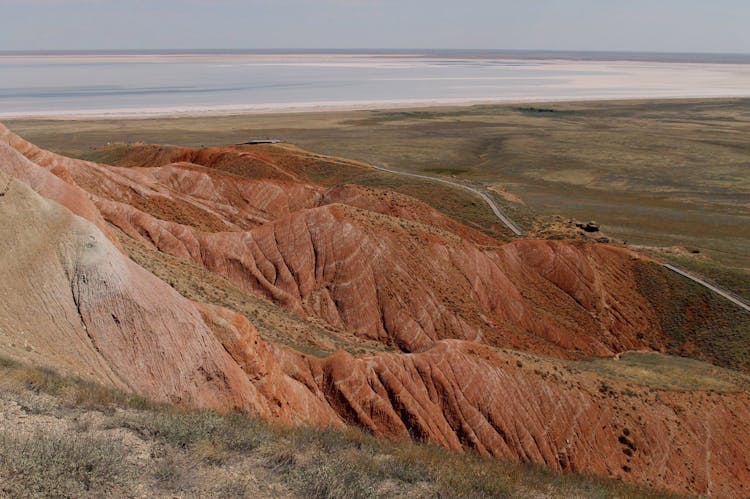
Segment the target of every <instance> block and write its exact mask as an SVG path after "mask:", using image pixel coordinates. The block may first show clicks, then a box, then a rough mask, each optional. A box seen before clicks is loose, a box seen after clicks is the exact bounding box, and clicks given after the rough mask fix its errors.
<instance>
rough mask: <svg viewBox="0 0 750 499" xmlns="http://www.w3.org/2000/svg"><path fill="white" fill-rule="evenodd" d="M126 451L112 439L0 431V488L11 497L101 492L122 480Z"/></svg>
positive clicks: (62, 495)
mask: <svg viewBox="0 0 750 499" xmlns="http://www.w3.org/2000/svg"><path fill="white" fill-rule="evenodd" d="M125 455H126V454H125V451H124V449H123V446H122V443H121V442H119V441H115V440H112V439H98V438H91V437H86V436H77V438H71V437H70V436H69V435H51V434H48V433H44V432H41V431H40V432H36V433H35V434H33V435H31V436H24V437H18V436H15V435H13V434H10V433H7V432H6V433H3V434H0V476H1V477H2V478H3V480H0V483H2V484H3V489H2V493H3V495H6V494H7V495H8V496H11V497H28V496H45V497H80V496H81V495H84V494H92V493H94V492H96V493H97V494H96V495H99V494H104V493H105V492H106V491H109V490H113V489H116V488H117V487H118V486H120V485H122V484H123V483H124V481H125V480H126V478H127V477H126V475H127V473H128V472H127V466H125V465H124V463H123V460H124V458H125Z"/></svg>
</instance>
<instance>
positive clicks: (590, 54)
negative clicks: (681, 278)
mask: <svg viewBox="0 0 750 499" xmlns="http://www.w3.org/2000/svg"><path fill="white" fill-rule="evenodd" d="M160 55H166V56H205V55H227V56H233V55H236V56H242V55H272V56H273V55H276V56H278V55H311V56H315V55H319V56H325V55H339V56H358V55H362V56H377V55H383V56H399V57H409V56H411V57H427V58H430V57H437V58H443V57H460V58H462V59H508V60H527V61H540V60H562V61H592V62H593V61H598V62H612V61H629V62H668V63H670V62H671V63H700V64H750V53H747V54H743V53H718V52H717V53H711V52H616V51H593V50H590V51H583V50H503V49H414V48H412V49H409V48H404V49H294V48H290V49H153V50H7V51H3V50H0V58H2V57H48V56H53V57H60V56H73V57H75V56H86V57H91V56H94V57H95V56H117V57H121V56H160Z"/></svg>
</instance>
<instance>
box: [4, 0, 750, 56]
mask: <svg viewBox="0 0 750 499" xmlns="http://www.w3.org/2000/svg"><path fill="white" fill-rule="evenodd" d="M192 48H201V49H221V48H225V49H269V48H304V49H320V48H339V49H357V48H453V49H528V50H596V51H646V52H724V53H750V1H748V0H461V1H456V0H0V50H55V49H57V50H106V49H192Z"/></svg>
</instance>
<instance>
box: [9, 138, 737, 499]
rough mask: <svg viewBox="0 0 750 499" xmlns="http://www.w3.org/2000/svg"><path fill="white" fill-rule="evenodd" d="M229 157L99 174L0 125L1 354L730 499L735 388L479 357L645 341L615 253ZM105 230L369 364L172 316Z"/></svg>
mask: <svg viewBox="0 0 750 499" xmlns="http://www.w3.org/2000/svg"><path fill="white" fill-rule="evenodd" d="M250 149H252V148H247V147H228V148H212V149H209V150H191V149H184V148H169V149H166V150H165V149H162V148H158V147H150V146H149V147H145V148H143V149H142V150H140V152H139V151H136V154H135V155H134V156H130V158H131V161H133V163H132V164H131V165H129V167H111V166H106V165H99V164H95V163H90V162H84V161H77V160H72V159H68V158H63V157H60V156H57V155H54V154H52V153H49V152H46V151H42V150H39V149H38V148H35V147H34V146H33V145H31V144H28V143H27V142H25V141H23V140H22V139H20V138H18V137H16V136H14V135H13V134H11V133H10V132H9V131H7V130H6V129H4V128H0V172H4V173H0V188H2V187H3V185H4V184H5V183H6V182H7V183H8V185H9V186H10V187H9V189H8V190H7V192H6V194H5V195H4V196H1V197H0V216H3V220H13V221H14V222H13V227H14V228H13V229H12V231H10V232H8V231H6V232H8V233H7V234H5V235H4V236H3V238H2V240H3V241H4V244H5V246H3V249H4V252H3V253H2V254H0V273H3V276H4V279H3V280H2V281H0V282H2V286H3V287H2V288H0V289H1V290H2V292H3V294H4V296H18V297H20V298H19V299H18V300H15V301H7V302H6V304H5V305H4V306H5V308H4V309H3V308H0V310H2V313H0V320H1V321H4V322H2V325H1V326H0V332H2V333H3V334H8V332H11V334H14V335H17V338H16V339H15V340H14V342H13V344H15V345H17V346H16V347H13V349H12V351H9V353H10V354H13V355H15V356H20V357H23V358H24V360H30V361H33V362H37V363H43V364H47V365H52V366H56V367H62V368H65V369H68V370H72V371H74V372H77V373H79V374H81V375H85V376H89V377H92V378H94V379H97V380H99V381H103V382H107V383H111V384H115V385H116V386H120V387H125V388H126V389H132V390H134V391H137V392H140V393H144V394H146V395H149V396H154V397H157V398H162V399H170V400H180V399H182V400H185V401H188V402H189V403H192V404H195V405H201V406H211V407H224V408H230V407H241V408H245V409H247V410H249V411H252V412H254V413H257V414H259V415H261V416H263V417H267V418H276V419H279V420H282V421H286V422H290V423H304V424H317V425H333V426H343V425H345V424H356V425H360V426H363V427H365V428H368V429H370V430H371V431H372V432H373V433H375V434H378V435H382V436H386V437H391V438H426V439H429V440H431V441H433V442H435V443H439V444H441V445H445V446H448V447H451V448H473V449H476V450H478V451H480V452H482V453H486V454H491V455H496V456H503V457H509V458H512V459H518V460H523V461H529V462H538V463H543V464H545V465H547V466H550V467H552V468H555V469H565V470H575V471H586V472H594V473H600V474H603V475H608V476H620V477H622V478H624V479H626V480H629V481H634V482H639V483H646V484H651V485H655V486H660V487H668V488H671V489H673V490H677V491H680V492H687V493H699V494H705V493H713V494H716V495H724V496H745V495H748V494H750V489H749V488H748V487H750V476H749V475H748V473H749V470H750V463H748V457H747V453H746V452H745V449H746V448H747V445H748V444H750V441H748V438H750V436H749V435H750V432H748V430H749V429H750V428H748V427H747V426H748V424H749V423H748V421H750V418H749V417H748V416H750V414H748V412H750V409H749V407H750V402H749V401H748V396H747V394H746V393H744V392H741V393H725V394H708V393H704V392H699V391H693V392H682V393H680V392H669V391H663V390H662V391H659V392H654V391H651V390H647V389H645V388H639V387H634V386H631V385H626V384H624V383H621V382H618V381H617V380H614V379H612V378H602V377H600V376H598V375H595V374H593V373H582V372H579V371H576V370H575V369H570V368H569V366H568V364H566V363H565V362H563V361H559V360H552V359H550V360H543V359H541V358H538V357H524V356H523V355H521V354H517V353H513V352H508V351H504V350H503V348H513V349H517V350H524V351H527V352H534V353H537V354H544V355H549V356H553V357H557V358H563V359H564V358H571V357H577V356H579V355H583V354H585V355H595V356H611V355H613V354H615V353H618V352H622V351H625V350H630V349H644V348H648V347H649V346H650V345H656V346H659V345H660V344H663V341H664V339H663V335H662V333H661V330H660V328H659V326H658V321H657V320H656V317H655V314H654V311H653V309H652V306H651V305H650V304H649V302H648V301H647V300H646V299H645V298H644V297H643V296H641V295H640V293H639V292H638V288H637V286H636V285H635V278H634V272H635V270H634V266H635V265H636V262H637V261H636V258H637V257H636V255H634V254H632V253H630V252H628V251H625V250H622V249H619V248H614V247H610V246H606V245H591V244H583V243H572V242H568V241H554V242H553V241H516V242H513V243H509V244H503V243H501V242H499V241H495V240H492V239H490V238H488V237H486V236H484V235H481V234H478V233H476V232H475V231H473V230H472V229H469V228H467V227H464V226H462V225H461V224H458V223H457V222H455V221H453V220H450V219H448V218H447V217H445V216H444V215H442V214H440V213H438V212H436V211H435V210H433V209H431V208H430V207H429V206H427V205H424V204H423V203H420V202H418V201H416V200H413V199H411V198H408V197H406V196H401V195H397V194H394V193H390V192H387V191H379V190H375V189H366V188H362V187H357V186H338V187H334V188H326V187H323V186H320V185H316V184H314V183H312V182H310V181H309V180H307V179H308V178H309V177H308V176H307V175H305V174H304V172H305V168H306V167H311V168H312V167H315V164H314V163H316V162H317V161H320V158H319V157H317V156H314V155H310V154H309V153H303V152H300V151H297V150H295V149H293V148H288V147H283V148H282V147H279V148H274V147H271V146H264V147H263V148H259V149H258V150H257V152H253V151H252V150H250ZM138 154H141V155H142V156H138ZM132 158H140V159H139V160H138V161H142V163H140V164H141V165H145V166H146V167H143V166H136V165H137V164H138V161H134V160H132ZM52 174H54V175H52ZM11 178H13V179H15V180H13V181H11ZM15 184H19V185H15ZM21 184H28V185H29V186H31V187H32V188H33V189H34V190H36V191H37V192H38V193H39V194H41V195H42V196H44V197H46V198H49V199H50V200H54V201H49V200H48V199H44V198H42V197H41V196H38V195H37V194H35V193H33V192H31V191H30V190H29V189H28V188H25V187H24V186H23V185H21ZM35 196H36V197H35ZM58 203H59V204H58ZM73 213H75V214H76V215H78V216H80V217H83V219H87V220H88V221H89V222H85V221H84V220H82V219H81V218H78V217H76V216H74V215H73ZM28 220H31V221H33V223H28V222H25V221H28ZM63 220H64V221H65V222H64V223H63V222H62V221H63ZM24 224H25V225H24ZM108 224H111V225H113V226H115V227H117V228H118V229H119V230H121V231H122V232H124V233H125V234H127V235H128V236H129V237H131V238H133V239H136V240H138V241H140V242H142V243H144V244H146V245H149V246H151V247H152V248H153V249H155V250H159V251H162V252H165V253H168V254H171V255H173V256H177V257H180V258H184V259H186V260H191V261H192V262H195V263H197V264H199V265H201V266H203V267H205V268H206V269H208V270H211V271H213V272H216V273H218V274H221V275H224V276H226V277H227V278H229V279H230V280H231V281H232V282H233V283H235V284H236V285H237V286H239V287H241V288H242V289H245V290H246V291H248V292H250V293H253V294H256V295H259V296H263V297H267V298H269V299H271V300H273V301H274V302H275V303H277V304H278V305H280V306H282V307H285V308H287V309H288V310H291V311H293V312H294V313H298V314H301V315H312V316H316V317H318V318H319V319H321V320H324V321H327V322H329V323H330V324H332V325H335V326H337V327H339V328H343V329H346V330H348V331H351V332H353V333H354V334H356V335H358V336H360V337H362V338H369V339H374V340H377V341H379V342H381V343H382V344H384V345H387V346H390V347H391V349H392V352H391V353H379V354H370V355H364V356H359V357H354V356H352V355H350V354H348V353H344V352H337V353H335V354H333V355H330V356H329V357H327V358H324V359H319V358H315V357H311V356H309V355H304V354H302V353H300V352H297V351H294V350H291V349H289V348H287V347H282V346H279V345H276V344H273V343H266V342H264V341H263V340H262V339H261V338H260V337H259V335H258V333H257V331H256V330H255V328H254V327H253V325H252V324H251V323H250V322H248V320H247V319H246V318H245V317H243V316H240V315H238V314H236V313H234V312H230V311H228V310H225V309H222V308H218V307H214V306H209V305H203V304H194V303H191V302H189V301H188V300H186V299H184V298H183V297H181V296H180V295H178V294H177V293H176V292H174V290H172V289H171V288H170V287H169V286H168V285H166V284H165V283H164V282H162V281H159V280H158V279H156V278H155V277H154V276H153V275H151V274H149V273H148V272H146V271H145V270H143V269H142V268H140V267H138V266H137V265H135V264H134V263H133V262H132V261H130V260H129V259H127V258H126V257H125V255H124V254H122V253H121V250H120V249H118V248H119V247H118V246H117V245H116V244H117V242H118V239H117V237H118V236H117V235H116V234H117V233H116V232H115V231H112V230H110V228H109V225H108ZM7 227H10V225H8V226H7ZM103 233H106V234H107V236H108V237H109V239H110V240H111V241H110V240H108V239H107V238H106V237H104V236H102V235H101V234H103ZM91 238H93V239H91ZM90 241H95V242H96V244H95V245H94V246H93V247H89V246H88V245H89V244H90ZM91 251H95V252H96V255H97V256H96V257H95V258H92V257H90V256H89V254H90V252H91ZM12 254H21V255H23V256H24V259H23V260H22V261H23V262H24V264H23V265H19V261H18V260H16V258H15V257H10V256H9V255H12ZM40 290H41V291H40ZM60 318H64V319H63V322H60V320H61V319H60ZM61 325H62V326H61ZM19 331H21V332H23V333H24V335H28V336H26V337H27V338H31V339H32V340H33V342H34V343H33V345H31V350H30V351H27V350H26V349H25V348H24V347H23V346H21V345H22V343H20V338H22V337H24V336H22V335H21V333H20V332H19ZM4 348H6V347H4ZM603 385H606V386H607V387H608V390H602V386H603ZM626 392H628V393H630V394H629V395H627V396H625V395H622V396H619V395H617V394H622V393H626Z"/></svg>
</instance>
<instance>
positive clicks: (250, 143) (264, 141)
mask: <svg viewBox="0 0 750 499" xmlns="http://www.w3.org/2000/svg"><path fill="white" fill-rule="evenodd" d="M281 142H284V141H283V140H282V139H255V140H249V141H247V142H243V143H242V145H246V146H253V145H256V144H279V143H281Z"/></svg>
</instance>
